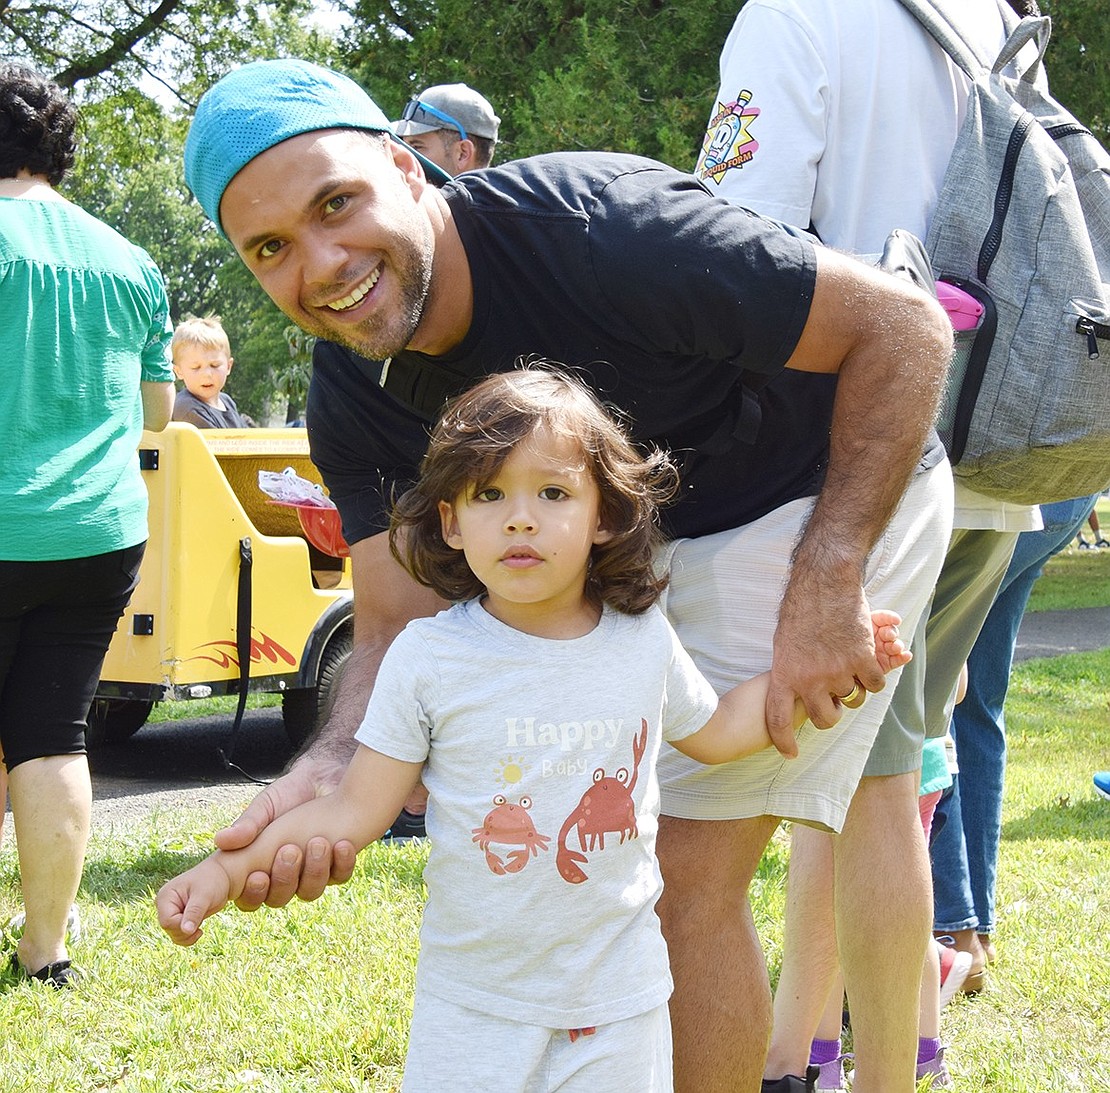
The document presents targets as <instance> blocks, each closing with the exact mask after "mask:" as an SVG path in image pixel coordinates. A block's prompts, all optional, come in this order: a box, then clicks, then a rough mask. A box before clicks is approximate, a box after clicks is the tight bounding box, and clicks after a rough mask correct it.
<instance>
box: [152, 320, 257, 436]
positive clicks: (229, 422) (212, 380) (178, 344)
mask: <svg viewBox="0 0 1110 1093" xmlns="http://www.w3.org/2000/svg"><path fill="white" fill-rule="evenodd" d="M171 351H172V353H173V372H174V375H175V376H177V378H178V379H179V380H181V381H182V383H184V384H185V388H184V390H182V391H178V393H177V398H176V399H175V400H174V406H173V420H174V421H188V422H190V423H192V424H193V425H195V426H196V427H197V428H198V429H242V428H244V427H245V426H246V424H247V423H246V422H245V421H244V420H243V417H242V415H241V414H240V413H239V408H238V407H237V406H236V405H235V400H234V399H233V398H232V397H231V396H230V395H229V394H227V393H226V392H225V391H224V384H225V383H227V377H228V373H229V372H230V371H231V368H232V365H233V364H234V363H235V360H234V358H233V357H232V356H231V344H230V343H229V342H228V340H227V332H226V331H225V330H224V328H223V327H222V326H221V325H220V320H219V318H217V317H216V316H214V315H213V316H208V317H205V318H203V319H198V318H194V317H190V318H187V319H185V320H184V321H182V322H181V323H180V324H179V325H178V327H177V329H176V330H175V331H174V334H173V343H172V346H171Z"/></svg>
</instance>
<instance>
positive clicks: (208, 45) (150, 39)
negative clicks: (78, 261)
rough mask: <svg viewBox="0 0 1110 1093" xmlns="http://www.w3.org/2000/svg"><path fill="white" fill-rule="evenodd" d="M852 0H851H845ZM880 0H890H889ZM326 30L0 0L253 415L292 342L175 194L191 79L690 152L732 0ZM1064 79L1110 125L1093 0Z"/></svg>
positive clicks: (369, 11) (1069, 6) (115, 3)
mask: <svg viewBox="0 0 1110 1093" xmlns="http://www.w3.org/2000/svg"><path fill="white" fill-rule="evenodd" d="M844 2H850V0H844ZM892 2H893V0H892ZM339 5H342V7H343V8H344V10H345V11H346V13H347V16H348V20H347V24H346V29H345V30H344V31H343V33H342V39H341V41H340V42H339V43H338V44H337V43H336V42H335V41H333V40H332V37H331V36H330V34H329V33H328V32H326V31H324V30H322V29H320V28H319V27H318V26H317V25H316V24H315V23H314V20H313V19H312V18H311V17H310V16H312V14H313V13H314V12H317V11H318V10H319V8H320V5H319V4H316V3H314V2H313V0H268V2H267V3H263V4H253V5H252V4H247V3H243V2H241V0H0V56H7V57H14V58H18V59H22V60H27V61H30V62H32V63H34V64H36V65H37V66H38V67H39V68H41V69H42V70H43V71H45V72H47V73H49V74H50V75H52V76H53V77H54V78H55V79H56V80H58V82H60V83H61V84H63V86H66V87H69V88H72V89H74V91H75V97H77V99H78V101H79V102H81V103H82V104H83V122H84V128H83V132H82V142H81V150H80V152H81V154H80V159H79V163H78V167H77V169H76V171H75V172H74V176H73V178H72V180H70V184H69V187H68V189H67V193H68V195H69V196H71V197H72V198H73V199H74V200H76V201H77V202H78V203H80V204H82V205H84V206H85V207H86V208H88V209H89V210H90V211H91V212H93V213H94V214H96V215H98V216H101V217H102V218H103V219H105V220H107V221H108V222H109V223H111V224H112V225H113V226H115V227H116V228H118V229H119V230H120V231H121V232H123V234H124V235H126V236H127V237H128V238H130V239H132V240H134V241H135V242H136V243H138V244H139V245H140V246H143V247H145V248H146V249H147V250H148V251H149V252H150V253H151V255H152V256H153V257H154V258H155V260H156V261H157V262H158V264H159V266H160V267H161V269H162V270H163V272H164V273H165V275H166V279H167V284H168V286H169V291H170V298H171V305H172V307H173V313H174V317H175V318H181V317H182V316H184V315H186V314H198V315H201V314H212V313H216V314H219V315H220V316H221V317H222V319H223V322H224V325H225V326H226V327H227V329H228V333H229V335H230V337H231V343H232V352H233V354H234V356H235V358H236V368H235V372H234V373H233V376H232V381H231V387H232V391H233V393H234V395H235V396H236V398H237V400H238V401H239V403H240V405H241V406H243V407H244V408H246V409H248V411H249V412H250V413H251V414H252V415H253V416H255V417H259V418H262V417H264V416H265V415H266V414H267V411H268V406H269V404H270V403H271V402H272V400H273V399H274V398H275V397H280V398H281V399H284V398H285V397H287V396H291V397H292V399H293V403H294V412H296V409H299V407H297V406H296V402H297V400H298V398H299V397H300V387H299V384H300V382H301V381H302V380H303V359H302V358H303V354H302V355H301V356H297V355H294V356H292V357H291V356H290V350H289V343H288V341H287V340H286V337H285V331H286V328H287V325H288V323H287V320H285V319H284V317H283V316H282V315H281V314H280V313H279V312H278V311H277V309H276V308H274V306H273V305H272V304H271V303H270V302H269V300H268V299H267V298H266V297H265V296H264V295H263V293H262V292H261V290H260V289H259V288H258V286H257V284H256V283H255V282H254V280H253V279H252V278H251V277H250V275H249V274H248V273H247V272H246V270H245V269H244V267H243V266H242V264H241V263H240V262H239V261H238V260H237V259H236V258H235V257H234V254H233V252H232V250H231V248H230V246H229V245H228V243H227V242H226V240H224V239H223V237H222V236H220V235H219V233H218V232H217V231H216V230H215V228H214V227H213V226H212V225H211V224H209V223H208V222H207V221H206V220H205V218H204V216H203V214H202V213H201V211H200V208H199V206H198V205H197V204H196V202H195V201H194V200H193V198H192V197H191V195H190V194H189V193H188V191H187V189H186V187H185V184H184V179H183V177H182V169H181V161H182V156H181V151H182V145H183V141H184V136H185V131H186V128H187V125H188V118H189V116H190V115H191V111H192V108H193V105H194V104H195V103H196V101H197V100H198V99H199V97H200V94H201V93H202V92H203V91H204V90H205V89H206V88H207V87H208V86H210V85H211V83H212V82H214V80H216V79H217V78H218V77H219V76H220V75H222V74H223V73H224V72H226V71H227V70H229V69H230V68H232V67H234V66H235V65H237V64H240V63H242V62H243V61H246V60H250V59H251V58H254V57H274V56H301V57H308V58H310V59H313V60H318V61H321V62H323V63H332V64H336V65H338V66H339V67H341V68H343V69H344V70H345V71H347V72H349V73H350V74H351V75H353V76H354V77H355V78H356V79H358V80H359V81H360V82H361V83H362V84H363V86H365V87H366V88H367V89H368V90H369V91H370V93H371V94H372V95H373V96H374V98H375V99H376V100H377V101H378V103H379V104H380V105H381V106H382V108H383V109H384V110H386V112H387V113H389V114H390V116H391V117H398V116H399V115H400V110H401V107H402V106H403V104H404V103H405V101H406V100H407V99H408V98H409V97H410V96H411V95H413V94H415V93H416V92H418V91H420V90H421V89H422V88H424V87H426V86H427V85H429V84H433V83H447V82H454V81H463V82H465V83H468V84H470V85H471V86H473V87H476V88H478V89H479V90H480V91H482V92H483V93H484V94H485V95H487V96H488V97H489V99H490V101H491V102H492V103H493V104H494V107H495V109H496V110H497V112H498V113H499V114H500V115H501V117H502V119H503V121H502V127H501V144H500V147H499V150H498V159H499V160H505V159H510V158H515V157H518V156H525V155H532V154H535V153H539V152H545V151H552V150H558V149H582V148H596V149H602V150H620V151H629V152H637V153H640V154H643V155H648V156H654V157H656V158H659V159H662V160H664V161H665V162H668V163H671V164H673V165H674V166H676V167H679V168H682V169H690V168H692V167H693V164H694V161H695V157H696V153H697V149H698V147H699V145H700V142H701V137H702V131H703V126H704V125H705V122H706V119H707V118H708V117H709V115H710V112H711V109H712V106H713V95H714V93H715V91H716V88H717V79H718V76H717V58H718V55H719V53H720V48H721V45H722V43H723V42H724V39H725V37H726V35H727V34H728V31H729V28H730V27H731V25H732V22H733V20H734V19H735V16H736V12H737V11H738V9H739V7H740V4H739V3H738V2H737V0H484V2H483V3H482V4H476V3H474V2H473V0H337V6H339ZM1041 7H1042V9H1043V10H1044V11H1045V12H1046V14H1049V15H1050V16H1051V17H1052V19H1053V35H1052V42H1051V45H1050V46H1049V52H1048V57H1047V64H1048V71H1049V74H1050V77H1051V82H1052V88H1053V91H1054V93H1055V94H1056V95H1057V97H1058V98H1059V99H1060V100H1061V102H1063V103H1064V104H1065V105H1067V106H1068V107H1069V108H1070V109H1071V110H1072V111H1073V112H1074V113H1075V114H1076V115H1077V116H1078V117H1079V118H1080V119H1081V120H1082V121H1084V122H1086V123H1087V124H1088V125H1090V126H1091V127H1092V129H1094V131H1095V132H1096V133H1097V134H1098V135H1099V136H1100V137H1101V138H1102V139H1103V141H1104V142H1106V141H1108V138H1110V106H1108V104H1110V64H1108V63H1107V62H1108V58H1110V21H1107V20H1106V19H1105V17H1104V11H1103V4H1102V3H1101V2H1100V0H1041Z"/></svg>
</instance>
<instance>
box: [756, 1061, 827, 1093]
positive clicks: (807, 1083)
mask: <svg viewBox="0 0 1110 1093" xmlns="http://www.w3.org/2000/svg"><path fill="white" fill-rule="evenodd" d="M820 1074H821V1070H820V1068H819V1067H816V1066H807V1067H806V1076H805V1077H804V1078H797V1077H795V1076H794V1075H793V1074H787V1075H786V1076H785V1077H782V1078H776V1079H775V1080H774V1081H771V1079H770V1078H764V1079H763V1084H762V1086H760V1093H816V1090H817V1079H818V1077H819V1076H820Z"/></svg>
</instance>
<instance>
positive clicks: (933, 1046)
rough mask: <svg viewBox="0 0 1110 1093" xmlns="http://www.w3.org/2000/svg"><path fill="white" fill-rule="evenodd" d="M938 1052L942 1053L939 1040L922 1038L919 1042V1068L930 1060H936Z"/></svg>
mask: <svg viewBox="0 0 1110 1093" xmlns="http://www.w3.org/2000/svg"><path fill="white" fill-rule="evenodd" d="M938 1051H940V1041H939V1040H930V1039H929V1038H928V1037H927V1036H922V1037H920V1038H919V1039H918V1041H917V1064H918V1066H920V1065H921V1064H922V1063H927V1062H928V1061H929V1060H930V1059H935V1058H936V1057H937V1052H938Z"/></svg>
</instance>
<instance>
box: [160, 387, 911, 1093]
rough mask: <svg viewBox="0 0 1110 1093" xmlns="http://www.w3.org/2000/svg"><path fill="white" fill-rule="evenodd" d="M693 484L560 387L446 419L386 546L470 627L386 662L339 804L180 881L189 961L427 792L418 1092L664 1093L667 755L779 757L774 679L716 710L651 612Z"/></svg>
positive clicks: (284, 821)
mask: <svg viewBox="0 0 1110 1093" xmlns="http://www.w3.org/2000/svg"><path fill="white" fill-rule="evenodd" d="M675 482H676V476H675V473H674V470H673V467H672V465H671V463H670V461H669V460H668V459H667V457H666V456H664V455H663V454H661V453H659V452H654V453H652V454H650V455H648V456H646V457H645V456H642V455H641V454H640V453H639V452H638V451H637V450H636V449H635V448H634V447H633V446H632V444H631V443H630V442H629V440H628V439H627V438H626V436H625V435H624V433H623V432H622V431H621V429H620V428H619V427H618V426H617V425H616V423H615V422H614V421H613V420H612V419H611V418H610V417H609V416H608V415H607V413H606V412H605V410H604V409H603V408H602V407H601V405H600V404H599V403H598V402H597V401H596V400H595V398H594V396H593V395H592V394H591V393H590V392H589V391H587V389H586V388H584V387H583V386H582V385H580V384H579V383H578V382H577V381H575V380H573V379H571V378H569V377H567V376H565V375H561V374H557V373H554V372H552V371H549V370H546V369H537V368H530V369H527V370H523V371H517V372H513V373H509V374H503V375H495V376H490V377H488V378H487V379H485V380H483V381H481V382H480V383H478V384H477V386H475V387H474V388H473V389H472V390H471V391H470V392H468V393H466V394H464V395H462V396H460V397H459V398H458V399H457V400H456V401H455V402H453V403H452V404H451V405H450V406H449V407H448V409H447V411H446V413H445V415H444V416H443V418H442V419H441V420H440V422H439V424H438V425H437V426H436V428H435V430H434V433H433V435H432V438H431V443H430V445H429V448H428V451H427V454H426V456H425V458H424V461H423V463H422V465H421V473H420V481H419V483H418V485H417V486H416V487H415V488H414V489H412V490H411V491H409V492H408V493H407V494H406V495H405V496H404V497H403V498H401V500H400V501H399V503H398V504H397V506H396V508H395V513H394V521H393V527H392V529H391V544H392V547H393V550H394V554H395V556H396V557H397V558H398V559H399V560H400V561H401V562H403V564H404V565H405V566H406V567H407V568H408V570H409V571H410V572H411V573H412V574H413V576H414V577H415V578H416V579H417V580H418V581H420V582H421V583H422V584H426V585H428V586H430V587H431V588H433V589H435V590H436V591H437V592H438V593H439V594H440V595H441V596H442V597H444V598H445V599H448V600H452V601H456V603H455V606H453V607H451V608H449V609H448V610H446V611H443V612H441V613H440V614H439V615H437V616H435V617H434V618H429V619H420V620H417V621H415V622H412V623H410V624H409V625H408V627H407V628H406V629H405V630H404V631H403V632H402V633H401V634H400V636H399V637H398V638H397V639H396V640H395V642H394V643H393V645H392V646H391V648H390V649H389V651H388V653H387V654H386V656H385V658H384V660H383V662H382V665H381V669H380V671H379V673H378V676H377V680H376V683H375V686H374V692H373V696H372V697H371V699H370V703H369V706H368V708H367V711H366V717H365V720H364V721H363V723H362V725H361V727H360V728H359V730H358V733H357V738H358V740H359V744H360V746H359V749H358V752H357V754H356V756H355V758H354V759H353V760H352V762H351V765H350V767H349V768H348V770H347V772H346V774H345V775H344V778H343V781H342V783H341V784H340V786H339V788H338V790H337V791H336V792H335V793H334V794H333V795H331V796H328V797H322V798H318V799H316V800H314V801H312V802H309V803H307V804H304V805H302V806H300V807H299V808H297V809H295V810H293V811H291V812H289V813H287V814H285V815H284V816H281V817H279V818H278V819H277V820H275V821H274V822H273V823H271V824H270V825H269V827H267V828H266V830H265V831H264V832H263V833H262V835H260V836H259V838H258V840H257V841H256V842H254V843H252V844H251V846H249V847H247V848H245V849H243V850H237V851H233V852H230V853H225V852H223V851H217V852H216V853H215V854H213V855H212V856H211V857H209V858H207V859H206V860H205V861H203V862H201V863H200V864H199V865H197V866H195V867H194V868H193V869H190V870H189V871H188V872H186V873H184V874H182V875H181V876H180V877H177V878H175V879H173V880H171V881H169V882H167V883H166V884H165V885H164V886H163V888H162V889H161V891H160V892H159V893H158V896H157V907H158V917H159V921H160V923H161V925H162V926H163V928H164V929H165V930H166V931H167V932H168V933H169V934H170V936H171V937H172V938H173V939H174V940H175V941H176V942H178V943H179V944H183V945H191V944H193V943H194V942H195V941H196V940H197V938H198V937H199V936H200V933H201V930H200V924H201V923H202V922H203V920H204V919H205V918H206V917H207V916H209V915H211V914H212V913H213V912H215V911H217V910H218V909H220V908H221V907H223V906H224V904H225V903H227V902H228V901H229V900H233V899H235V898H236V897H237V896H238V895H239V893H240V892H241V890H242V888H243V884H244V881H245V879H246V877H247V876H248V875H249V873H250V872H251V871H252V870H254V869H257V868H260V867H261V866H263V865H265V864H268V862H269V861H272V859H273V855H274V853H275V852H276V850H277V848H278V847H279V846H281V845H283V844H288V843H292V842H295V843H298V844H301V845H303V844H304V842H306V841H307V840H308V839H309V838H310V837H312V836H315V835H323V836H325V837H326V838H328V839H330V840H331V841H332V842H333V843H334V842H336V841H338V840H340V839H346V840H350V841H351V842H352V843H354V845H355V846H356V847H359V848H361V847H363V846H365V845H366V844H367V843H369V842H371V841H372V840H374V839H376V838H378V837H379V836H380V835H381V834H382V832H383V831H385V830H386V828H387V827H388V826H389V824H390V822H391V821H392V819H393V817H394V816H396V815H397V812H398V809H399V808H400V806H401V804H402V802H403V801H404V800H405V798H406V796H407V795H408V793H409V792H410V790H411V789H412V788H413V786H414V785H415V784H416V782H417V779H418V778H421V777H422V778H423V781H424V784H425V785H426V787H427V789H428V792H429V795H430V798H429V805H428V813H427V826H428V835H429V839H430V844H431V847H430V853H429V858H428V863H427V866H426V869H425V879H426V883H427V886H428V902H427V906H426V909H425V914H424V921H423V928H422V931H421V952H420V958H419V961H418V966H417V989H416V1002H415V1010H414V1014H413V1020H412V1028H411V1035H410V1043H409V1051H408V1057H407V1061H406V1068H405V1081H404V1089H405V1090H406V1093H413V1091H423V1090H428V1091H436V1093H438V1091H441V1090H443V1089H468V1090H476V1089H497V1090H523V1089H525V1088H528V1089H532V1088H539V1087H538V1086H535V1085H533V1084H531V1082H530V1081H529V1077H528V1076H529V1075H531V1076H532V1078H533V1080H534V1078H535V1075H536V1074H537V1072H540V1073H544V1074H548V1075H549V1078H548V1084H545V1085H544V1086H543V1088H555V1087H558V1088H570V1087H569V1086H564V1085H562V1084H561V1083H562V1082H563V1081H565V1080H566V1076H567V1075H568V1074H574V1075H577V1076H578V1078H577V1081H578V1082H580V1083H581V1084H575V1085H574V1088H583V1089H585V1088H589V1089H598V1090H602V1089H604V1090H617V1089H620V1090H630V1089H634V1090H636V1091H637V1093H651V1091H657V1090H658V1091H661V1090H669V1089H671V1059H670V1026H669V1023H668V1016H667V998H668V996H669V995H670V993H671V977H670V973H669V970H668V964H667V951H666V947H665V945H664V942H663V937H662V934H661V932H660V929H659V921H658V919H657V917H656V915H655V913H654V906H655V903H656V900H657V899H658V898H659V894H660V890H661V885H662V882H661V879H660V874H659V868H658V865H657V862H656V859H655V853H654V847H655V835H656V826H657V816H658V806H659V789H658V785H657V781H656V774H655V768H656V760H657V757H658V755H659V750H660V748H661V747H663V746H664V742H666V746H673V747H677V748H679V749H681V750H682V751H684V752H685V753H686V754H688V755H691V756H693V757H694V758H696V759H698V760H700V761H701V762H705V763H720V762H726V761H729V760H732V759H737V758H739V757H741V756H744V755H747V754H749V753H751V752H753V751H756V750H757V749H760V748H764V747H767V746H768V744H769V743H770V740H769V737H768V735H767V731H766V727H765V724H764V716H763V708H764V701H765V696H766V693H767V678H766V676H760V677H757V678H755V679H752V680H749V681H748V682H746V683H742V684H741V685H740V686H738V687H736V688H734V689H733V690H731V691H729V692H728V693H727V694H725V695H723V696H722V697H721V698H720V699H718V698H717V696H716V695H715V694H714V692H713V691H712V689H711V688H710V686H709V684H708V683H707V682H706V681H705V679H704V678H703V677H702V676H701V674H700V673H699V672H698V671H697V669H696V668H695V667H694V665H693V663H692V661H691V660H690V658H689V656H688V655H687V654H686V652H685V651H684V650H683V649H682V647H681V646H680V645H679V643H678V640H677V638H676V637H675V635H674V632H673V631H672V630H671V628H670V625H669V624H668V622H667V621H666V619H665V618H664V616H663V614H662V612H661V611H660V609H659V608H658V606H656V599H657V598H658V596H659V594H660V592H661V590H662V588H663V587H664V584H665V578H660V577H658V576H657V575H656V574H655V573H654V572H653V569H652V556H653V550H654V548H655V546H656V544H657V540H658V531H657V524H656V507H657V505H658V504H659V503H660V502H662V501H664V500H665V499H666V498H667V497H668V496H669V495H670V494H671V493H672V492H673V490H674V488H675ZM873 621H874V624H875V640H876V652H877V659H878V661H879V664H880V665H881V667H882V668H883V669H884V670H886V671H889V670H891V669H892V668H894V667H897V666H899V665H901V664H903V663H905V662H906V661H907V660H908V659H909V656H910V654H909V653H908V652H907V651H906V650H905V649H904V647H903V645H902V643H901V642H900V641H899V640H898V639H897V631H896V629H895V627H896V624H897V622H898V621H899V620H898V617H897V616H896V615H893V614H891V613H889V612H876V613H875V615H874V616H873ZM797 709H798V713H797V724H798V725H801V723H802V721H803V720H804V716H805V715H804V711H803V708H802V706H801V704H800V703H799V704H798V708H797ZM267 855H269V858H267Z"/></svg>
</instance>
